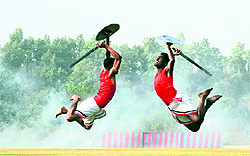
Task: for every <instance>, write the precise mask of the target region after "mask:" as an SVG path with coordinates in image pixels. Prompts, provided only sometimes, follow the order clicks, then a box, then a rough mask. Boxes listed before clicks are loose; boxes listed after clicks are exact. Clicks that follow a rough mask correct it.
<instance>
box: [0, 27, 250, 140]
mask: <svg viewBox="0 0 250 156" xmlns="http://www.w3.org/2000/svg"><path fill="white" fill-rule="evenodd" d="M176 37H177V38H178V39H180V40H182V41H183V42H184V44H182V45H175V47H176V48H180V49H182V51H183V53H184V54H186V55H187V56H189V57H190V58H192V59H193V60H195V62H197V63H198V64H200V65H201V66H202V67H204V68H205V69H207V70H208V71H210V72H211V73H212V75H213V76H212V77H209V76H207V75H206V74H204V73H203V72H202V71H201V70H199V69H198V68H197V67H195V66H194V65H192V64H191V63H189V62H188V61H186V60H185V59H183V58H181V56H178V57H176V65H175V70H174V77H175V78H174V83H175V86H176V88H177V90H178V92H181V93H183V94H186V95H188V96H190V97H191V98H195V97H196V96H197V94H198V93H199V92H201V91H203V90H204V89H206V88H211V87H213V88H214V91H216V93H218V94H222V95H223V98H222V99H221V100H220V101H219V102H218V104H216V105H217V106H216V108H217V110H215V111H213V112H212V113H211V115H213V116H216V114H223V115H224V118H223V119H218V121H217V120H216V121H215V122H217V123H218V124H220V126H224V127H223V128H222V129H221V128H220V129H219V130H220V131H225V133H226V135H225V136H226V138H227V143H228V144H230V143H232V142H234V139H233V138H232V137H231V136H232V134H233V133H235V132H236V133H237V134H240V133H245V132H246V131H250V126H249V116H250V91H249V88H250V50H245V48H244V44H242V43H240V42H238V43H237V44H236V46H235V48H233V49H232V50H231V55H230V56H223V55H222V54H221V53H220V51H219V49H218V48H217V47H213V46H211V45H210V43H209V41H208V39H203V40H202V41H201V42H192V43H191V44H190V45H187V44H185V37H184V34H182V33H179V34H178V35H177V36H176ZM95 46H96V41H95V37H94V35H93V37H92V38H91V39H90V40H88V41H85V40H84V35H83V34H80V35H78V36H77V37H76V39H72V38H67V37H63V38H56V39H54V40H53V41H51V39H50V37H49V36H48V35H45V37H44V38H39V39H37V40H35V39H34V38H33V37H28V38H25V39H24V38H23V32H22V29H21V28H17V29H16V30H15V31H14V33H13V34H11V35H10V37H9V41H8V42H7V43H6V44H5V45H3V47H0V57H1V63H0V69H1V70H0V73H1V75H0V131H3V130H5V129H6V128H7V127H8V126H10V125H12V124H16V125H19V126H18V128H19V129H24V128H26V127H32V126H33V125H34V123H35V122H36V121H37V120H38V119H39V117H40V115H41V109H42V108H43V107H44V106H46V105H47V104H48V95H49V93H50V92H59V91H63V92H65V94H66V95H67V94H68V95H70V94H72V93H74V94H78V95H80V96H81V97H83V98H86V97H88V96H92V95H94V94H95V93H96V92H97V91H98V88H99V81H98V79H99V74H100V70H101V66H102V62H103V58H104V50H103V49H98V50H97V51H96V52H94V53H92V54H91V55H90V56H88V57H87V58H85V59H84V60H83V61H81V62H80V63H78V64H77V65H76V66H75V67H74V68H73V69H69V68H68V65H69V64H70V63H73V62H74V61H76V60H77V59H78V58H79V57H80V56H82V55H83V54H85V53H86V52H87V51H89V50H90V49H92V48H93V47H95ZM111 47H112V48H113V49H115V50H116V51H117V52H119V53H120V54H121V56H122V57H123V60H122V64H121V69H120V73H119V74H118V76H117V81H119V82H120V87H123V88H126V89H128V90H130V91H133V93H135V94H136V96H138V97H140V98H141V99H147V101H148V102H147V103H143V104H144V105H150V107H152V110H149V111H148V114H150V115H148V114H147V115H145V114H143V113H141V115H142V116H144V117H145V121H141V123H137V125H135V127H134V128H133V130H134V131H178V130H183V129H180V128H178V126H175V124H176V123H175V122H174V121H173V119H172V118H171V117H170V116H169V117H167V118H166V117H165V116H166V115H165V114H166V111H159V108H160V109H161V107H163V105H164V104H163V103H162V102H161V101H157V102H155V99H157V98H158V97H155V95H154V87H153V78H154V75H155V73H156V69H155V67H154V66H153V64H154V62H155V60H156V58H157V56H158V55H159V54H160V52H162V51H166V47H165V44H160V43H159V42H157V40H156V39H155V38H154V37H153V38H144V40H143V44H142V45H134V46H132V47H129V46H128V45H127V44H126V43H125V44H122V45H120V46H118V45H116V44H111ZM118 87H119V85H118ZM117 89H118V88H117ZM118 94H119V93H118ZM119 95H120V94H119ZM115 96H116V95H115ZM121 96H122V95H121ZM114 98H115V97H114ZM115 100H116V101H117V100H118V99H115ZM155 103H157V104H155ZM132 104H133V103H126V105H127V109H129V106H130V105H132ZM114 107H115V106H114ZM113 115H114V116H117V117H118V116H119V111H118V112H117V113H116V114H113ZM139 115H140V113H139ZM162 118H166V119H165V120H161V119H162ZM208 118H209V117H208ZM226 123H227V124H226ZM229 123H230V124H229ZM57 124H59V123H57ZM242 125H244V129H242V128H241V129H240V128H239V127H241V126H242ZM214 128H216V126H215V127H214ZM217 128H218V127H217ZM212 130H215V129H213V128H212ZM206 131H209V130H207V129H206ZM243 139H244V138H243ZM245 140H246V141H245V142H248V143H249V141H247V139H246V138H245ZM248 140H249V139H248Z"/></svg>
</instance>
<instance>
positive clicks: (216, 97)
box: [205, 95, 222, 114]
mask: <svg viewBox="0 0 250 156" xmlns="http://www.w3.org/2000/svg"><path fill="white" fill-rule="evenodd" d="M221 97H222V95H214V96H212V97H210V98H207V100H206V106H205V114H206V113H207V110H208V109H209V108H210V107H211V106H212V105H213V104H214V103H215V102H216V101H217V100H219V99H220V98H221Z"/></svg>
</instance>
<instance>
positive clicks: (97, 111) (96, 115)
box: [75, 97, 106, 126]
mask: <svg viewBox="0 0 250 156" xmlns="http://www.w3.org/2000/svg"><path fill="white" fill-rule="evenodd" d="M75 113H76V114H78V115H79V116H80V117H81V118H82V119H83V121H84V124H85V125H86V126H91V125H93V123H94V120H95V119H100V118H103V117H104V116H106V111H105V110H104V109H102V108H100V107H99V106H98V105H97V104H96V101H95V100H94V98H93V97H92V98H88V99H86V100H84V101H83V102H82V103H81V104H80V105H79V106H77V108H76V111H75Z"/></svg>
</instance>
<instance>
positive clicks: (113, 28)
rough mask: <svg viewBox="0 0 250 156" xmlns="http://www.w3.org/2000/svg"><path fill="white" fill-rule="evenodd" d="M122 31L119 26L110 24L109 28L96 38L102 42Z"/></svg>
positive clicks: (104, 29)
mask: <svg viewBox="0 0 250 156" xmlns="http://www.w3.org/2000/svg"><path fill="white" fill-rule="evenodd" d="M119 29H120V25H119V24H110V25H109V26H106V27H104V28H103V29H102V30H101V31H100V32H99V33H98V34H97V36H96V38H95V39H96V40H97V41H100V40H103V39H106V38H108V37H110V36H111V35H113V34H114V33H115V32H117V31H118V30H119Z"/></svg>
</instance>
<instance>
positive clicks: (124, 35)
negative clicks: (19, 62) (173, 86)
mask: <svg viewBox="0 0 250 156" xmlns="http://www.w3.org/2000/svg"><path fill="white" fill-rule="evenodd" d="M249 6H250V1H249V0H230V1H227V0H205V1H200V0H189V1H185V0H174V1H173V0H147V1H143V0H133V1H132V0H131V1H126V2H125V1H119V0H116V1H115V0H105V1H103V0H94V1H88V0H71V1H67V0H53V1H50V0H36V1H34V0H22V1H18V0H8V1H6V0H0V36H1V37H0V44H1V45H2V46H3V45H4V44H5V43H6V42H7V41H8V38H9V35H10V34H11V33H12V32H13V31H14V30H15V29H16V28H19V27H21V28H22V30H23V32H24V38H27V37H28V36H32V37H34V38H35V39H37V38H43V37H44V35H45V34H48V35H49V36H50V37H51V39H55V38H56V37H60V38H61V37H64V36H67V37H72V38H75V37H76V36H77V35H78V34H83V35H84V38H85V40H88V39H90V38H91V37H92V36H93V34H97V33H98V32H99V31H100V30H101V29H102V28H103V27H104V26H106V25H109V24H110V23H118V24H120V26H121V29H120V30H119V31H118V32H117V33H116V35H114V36H113V37H112V38H111V40H114V41H115V44H118V45H120V44H123V43H128V44H129V45H130V46H132V45H139V44H141V43H142V40H143V38H144V37H156V36H159V35H163V34H165V35H170V36H176V35H177V34H178V33H180V32H182V33H183V34H184V35H185V38H186V43H187V44H190V43H191V42H192V41H196V42H200V41H201V40H202V39H203V38H208V40H209V42H210V43H211V44H212V45H213V46H214V47H218V48H219V49H220V51H221V53H222V54H224V55H227V56H228V55H230V51H231V50H232V48H233V47H235V46H236V43H237V42H241V43H243V44H245V47H246V49H249V48H250V40H249V25H250V12H249Z"/></svg>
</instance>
